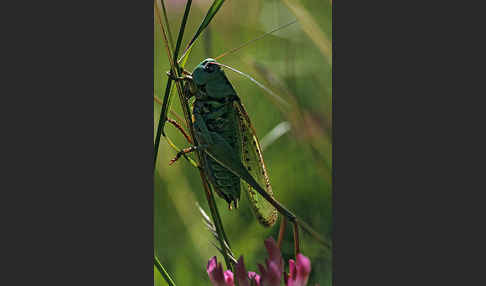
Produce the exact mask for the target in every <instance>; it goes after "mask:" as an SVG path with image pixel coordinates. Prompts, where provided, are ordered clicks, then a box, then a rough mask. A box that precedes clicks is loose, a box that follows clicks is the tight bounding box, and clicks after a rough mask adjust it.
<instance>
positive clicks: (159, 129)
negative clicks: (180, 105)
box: [154, 0, 192, 170]
mask: <svg viewBox="0 0 486 286" xmlns="http://www.w3.org/2000/svg"><path fill="white" fill-rule="evenodd" d="M191 3H192V0H188V1H187V4H186V9H185V11H184V16H183V18H182V23H181V28H180V30H179V35H178V36H177V43H176V48H175V51H174V56H173V57H172V56H171V49H170V44H169V40H168V39H167V35H166V32H165V29H164V25H163V24H162V20H161V19H160V12H159V7H158V5H157V4H156V2H154V6H155V13H156V17H157V19H158V20H159V24H160V27H161V29H162V34H163V36H164V42H165V45H166V49H167V56H168V57H169V62H170V65H171V71H172V74H175V75H177V76H180V70H179V67H178V65H177V55H178V53H179V49H180V47H181V42H182V38H183V36H184V30H185V27H186V23H187V18H188V15H189V10H190V9H191ZM171 86H172V80H171V79H170V78H169V79H168V80H167V86H166V88H165V95H164V101H163V105H162V111H161V113H160V117H159V124H158V126H157V135H156V137H155V144H154V166H155V162H156V161H157V155H158V151H159V145H160V137H161V135H162V134H163V133H164V132H163V131H164V126H165V122H166V121H167V112H168V110H169V107H170V101H171V94H172V93H171V90H172V88H171ZM176 86H177V89H178V91H179V93H180V94H182V87H181V86H180V83H176ZM154 170H155V167H154Z"/></svg>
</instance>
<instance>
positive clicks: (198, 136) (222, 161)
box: [168, 21, 330, 249]
mask: <svg viewBox="0 0 486 286" xmlns="http://www.w3.org/2000/svg"><path fill="white" fill-rule="evenodd" d="M292 23H295V21H294V22H292ZM292 23H289V24H287V25H285V26H288V25H290V24H292ZM285 26H282V27H280V28H278V29H275V30H273V31H271V32H269V33H266V34H264V35H263V36H261V37H259V38H258V39H261V38H262V37H264V36H266V35H268V34H270V33H273V32H275V31H277V30H280V29H281V28H283V27H285ZM253 41H254V40H252V41H249V42H247V43H245V44H244V45H242V46H241V47H243V46H245V45H247V44H248V43H250V42H253ZM241 47H239V48H241ZM239 48H238V49H239ZM234 51H235V50H234V49H233V50H231V51H230V52H227V53H225V54H223V55H221V56H218V57H216V59H219V58H221V57H222V56H224V55H226V54H228V53H231V52H234ZM221 66H223V67H227V66H225V65H222V64H220V63H218V62H216V60H214V59H211V58H208V59H206V60H204V61H202V62H201V63H200V64H199V65H198V66H197V67H196V68H195V69H194V71H193V72H192V73H189V72H187V71H185V70H183V72H182V74H183V76H182V77H175V76H174V75H172V74H171V73H168V75H169V77H171V78H172V79H174V80H183V82H184V85H183V93H184V95H185V99H186V100H189V99H190V98H192V97H195V101H194V103H193V109H192V121H193V130H194V134H193V137H194V141H195V142H193V144H194V145H193V146H191V147H190V148H186V149H184V150H182V151H180V152H178V153H177V156H176V157H175V158H174V159H173V160H171V163H173V162H175V161H176V160H177V159H178V158H179V157H180V156H182V155H184V154H185V153H189V152H192V151H195V150H199V151H201V152H200V154H201V162H200V168H201V169H202V170H203V171H204V172H205V173H206V174H207V177H208V179H209V181H210V183H211V185H212V186H213V187H214V189H215V190H216V193H217V194H218V195H219V196H220V197H222V198H223V199H224V200H226V202H227V203H228V205H229V207H230V209H231V208H232V206H231V205H232V204H233V205H234V207H235V208H236V207H238V201H239V199H240V191H241V184H243V187H244V189H245V190H246V192H245V193H246V194H247V197H248V199H249V201H250V205H251V208H252V210H253V212H254V214H255V216H256V217H257V219H258V221H259V222H260V223H261V224H262V225H264V226H272V225H274V224H275V222H276V220H277V217H278V214H277V210H278V212H280V213H281V214H282V215H283V216H284V217H286V218H287V219H288V220H289V221H290V222H291V223H293V224H294V232H297V225H300V226H301V227H302V228H303V229H304V230H305V231H307V232H308V233H309V234H311V235H312V236H313V237H314V238H315V239H317V240H318V241H319V242H320V243H321V244H322V245H324V246H325V247H326V248H327V249H329V247H330V245H329V243H328V242H327V241H325V240H324V239H323V238H322V237H321V236H320V235H319V234H318V233H317V232H316V231H315V230H314V229H312V228H311V227H310V226H309V225H308V224H307V223H305V222H304V221H302V220H300V219H299V218H298V217H297V216H295V215H294V214H293V213H292V212H291V211H289V210H288V209H287V208H286V207H284V206H283V205H282V204H281V203H279V202H278V201H277V200H275V199H274V198H273V191H272V187H271V185H270V182H269V178H268V174H267V171H266V167H265V164H264V161H263V156H262V152H261V147H260V144H259V142H258V139H257V136H256V133H255V130H254V128H253V126H252V124H251V121H250V118H249V116H248V113H247V112H246V110H245V108H244V107H243V104H242V103H241V100H240V98H239V97H238V95H237V93H236V91H235V90H234V88H233V86H232V85H231V83H230V82H229V80H228V79H227V77H226V75H225V74H224V72H223V70H222V69H221ZM227 68H230V67H227ZM230 69H231V70H233V71H236V72H238V71H237V70H234V69H232V68H230ZM238 73H240V72H238ZM245 76H247V75H245ZM247 77H249V76H247ZM249 78H250V79H251V80H252V81H254V82H255V83H257V84H258V85H259V86H261V87H263V86H262V85H261V84H259V83H258V82H256V81H255V80H254V79H252V78H251V77H249ZM263 88H264V89H265V90H266V91H267V92H270V93H272V92H271V91H270V90H268V89H267V88H265V87H263ZM272 94H273V93H272ZM273 95H274V94H273ZM280 100H281V99H280ZM240 179H241V180H240Z"/></svg>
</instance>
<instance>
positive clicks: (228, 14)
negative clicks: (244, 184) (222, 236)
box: [154, 0, 332, 286]
mask: <svg viewBox="0 0 486 286" xmlns="http://www.w3.org/2000/svg"><path fill="white" fill-rule="evenodd" d="M164 3H165V6H166V9H167V20H168V22H169V25H170V31H171V35H170V36H169V37H168V38H172V39H170V41H171V45H172V46H171V48H172V49H174V47H175V46H176V41H177V33H178V32H179V30H180V26H181V21H182V18H183V14H184V9H185V4H186V1H176V0H172V1H167V0H166V1H165V2H164ZM159 4H160V2H159ZM211 4H212V1H204V0H194V1H192V6H191V9H190V12H189V14H188V18H187V24H186V27H185V33H184V37H183V38H182V41H181V49H180V52H179V57H180V56H182V55H183V52H184V49H185V48H186V46H187V45H188V43H189V41H190V40H191V38H192V37H193V36H194V35H195V33H196V31H197V30H198V28H199V26H200V24H201V22H202V21H203V19H204V18H205V16H206V13H207V11H208V9H209V7H210V6H211ZM159 7H161V6H160V5H159ZM159 12H160V14H159V15H160V19H162V21H163V20H164V16H163V13H162V10H159ZM331 17H332V7H331V3H329V2H327V1H317V0H313V1H293V0H273V1H269V0H266V1H263V0H250V1H225V2H224V3H223V5H222V6H221V8H220V9H219V10H218V11H217V13H216V15H215V16H214V18H213V19H212V20H211V22H210V24H209V26H208V27H207V28H206V29H205V30H204V31H203V32H202V33H201V35H200V36H199V38H198V39H197V40H196V41H195V43H194V46H193V48H192V49H191V50H190V54H189V56H188V58H187V63H186V64H185V68H186V69H187V70H191V71H192V69H193V68H194V67H195V66H196V65H197V64H199V63H200V62H201V61H202V60H203V59H205V58H208V57H212V58H215V57H217V56H218V55H221V54H223V53H224V52H226V51H228V50H230V49H233V48H235V47H238V46H241V45H242V44H243V43H244V42H246V41H249V40H252V39H254V38H257V37H259V36H261V35H262V34H263V33H265V32H268V31H271V30H273V29H274V28H276V27H279V26H282V25H285V24H286V23H289V22H291V21H293V20H295V19H297V20H298V21H297V23H295V24H293V25H290V26H288V27H286V28H285V29H282V30H280V31H278V32H275V33H274V34H271V35H268V36H266V37H264V38H263V39H260V40H258V41H255V42H253V43H251V44H249V45H248V46H246V47H244V48H242V49H241V50H238V51H237V52H235V53H232V54H228V55H226V56H225V57H223V58H221V59H219V60H218V61H219V62H221V63H223V64H225V65H228V66H231V67H233V68H236V69H238V70H240V71H242V72H244V73H246V74H248V75H250V76H251V77H253V78H255V79H256V80H257V81H259V82H261V83H263V84H264V85H265V86H266V87H268V88H270V89H271V90H272V91H273V92H275V93H276V94H278V95H279V96H281V97H282V98H284V99H285V100H286V101H287V102H289V103H290V108H289V107H286V106H284V105H282V104H279V102H278V101H275V99H274V98H273V97H272V96H271V95H269V94H268V93H267V92H265V91H264V90H263V89H262V88H260V87H258V86H257V85H255V83H253V82H252V81H250V80H249V79H247V78H245V77H242V76H241V75H239V74H237V73H234V72H232V71H230V70H225V73H226V75H227V77H228V78H229V80H230V81H231V83H232V85H233V86H234V88H235V89H236V91H237V92H238V95H239V96H240V98H241V99H242V102H243V104H244V105H245V108H246V110H247V111H248V113H249V116H250V118H251V121H252V123H253V124H254V127H255V129H256V133H257V135H258V136H259V138H260V142H261V143H262V145H265V146H266V148H265V150H264V153H263V156H264V159H265V165H266V167H267V171H268V174H269V177H270V181H271V183H272V188H273V191H274V194H275V198H276V199H277V200H278V201H280V202H281V203H282V204H284V205H285V206H286V207H288V208H289V209H290V210H292V211H293V212H295V213H296V214H297V215H298V216H299V217H301V218H302V219H303V220H305V221H306V222H307V223H308V224H310V225H311V226H312V227H313V228H314V229H316V230H317V231H318V232H319V233H320V234H321V235H322V236H323V237H325V238H326V239H327V240H330V239H331V237H332V233H331V229H332V193H331V190H332V187H331V177H332V176H331V174H332V164H331V162H332V158H331V153H332V150H331V142H332V134H331V133H332V132H331V125H332V123H331V117H332V115H331V114H332V113H331V112H332V110H331V105H332V99H331V90H332V86H331V83H332V81H331V53H330V51H331V48H330V39H331V38H332V34H331V30H332V25H331V23H332V18H331ZM168 70H170V64H169V61H168V57H167V50H166V47H165V43H164V37H163V36H162V32H161V27H160V23H159V22H158V20H157V17H154V95H155V96H156V97H157V99H158V100H157V102H156V101H154V134H156V132H157V129H158V123H159V117H160V113H161V109H162V105H161V104H160V103H159V102H161V101H162V100H163V98H164V95H165V91H166V84H167V80H168V77H167V75H166V71H168ZM173 85H174V84H173ZM171 108H172V110H173V111H174V112H175V113H176V114H178V115H179V116H180V117H181V118H180V119H179V118H178V115H175V114H173V113H169V114H168V117H170V118H173V119H175V120H177V121H178V122H179V123H180V124H181V125H182V126H184V120H183V117H184V116H183V114H184V112H183V111H182V109H181V105H180V102H179V100H178V98H177V90H176V89H175V88H174V90H173V98H172V102H171ZM282 122H288V124H285V123H284V124H282ZM276 126H280V127H282V126H290V130H289V131H288V132H285V130H286V128H280V129H279V130H283V132H284V133H283V135H282V136H280V137H278V138H276V140H274V141H271V140H268V138H270V137H266V135H268V134H269V133H271V134H275V132H272V130H274V128H275V127H276ZM184 127H185V126H184ZM165 131H166V134H167V136H168V137H169V138H170V139H171V140H172V141H173V143H174V144H175V145H176V146H178V147H180V148H185V147H188V146H189V143H187V141H186V139H185V138H184V137H183V136H182V135H181V133H180V132H179V131H178V130H177V129H176V128H174V126H172V125H171V124H166V126H165ZM264 138H266V139H264ZM268 143H269V144H268ZM175 154H176V151H174V149H172V148H171V147H170V146H169V144H167V141H166V140H164V139H163V138H162V139H161V140H160V146H159V148H158V155H157V160H156V165H155V172H154V251H155V254H156V256H157V258H158V259H159V260H160V263H161V265H163V266H164V267H165V269H166V270H167V272H168V273H169V274H170V276H171V277H172V278H173V280H174V282H175V284H176V285H211V284H210V282H209V279H208V276H207V274H206V264H207V262H208V260H209V258H210V257H212V256H214V255H217V256H218V260H219V261H224V259H223V257H222V255H221V254H220V252H219V251H218V250H217V249H216V248H215V247H214V246H213V244H214V245H216V246H219V242H218V241H217V240H216V239H215V238H214V237H213V235H212V234H211V232H210V231H208V230H207V229H206V226H205V224H204V222H203V218H202V216H201V214H200V212H199V210H198V207H197V205H196V203H199V205H200V206H201V207H202V208H203V209H204V211H205V212H206V213H207V214H210V213H211V212H210V209H209V206H208V203H207V199H206V195H205V190H204V188H203V186H202V184H201V177H200V175H199V172H198V170H197V169H196V168H194V166H193V165H191V164H190V163H189V162H188V161H187V160H185V159H183V158H181V159H180V160H179V161H178V162H176V163H175V164H174V165H172V166H169V161H170V160H171V159H172V158H173V157H174V156H175ZM189 156H190V157H191V158H193V159H194V161H196V162H197V159H196V156H194V155H193V154H192V155H189ZM215 201H216V204H217V206H218V209H219V214H220V216H221V220H222V224H223V226H224V230H225V232H226V234H227V236H228V240H229V241H230V242H231V249H232V251H233V253H234V255H235V257H236V258H238V257H239V256H240V255H244V257H245V264H246V266H247V269H248V270H251V271H257V267H256V265H257V263H263V262H264V258H265V257H266V251H265V249H264V247H263V241H264V239H265V238H267V237H269V236H273V237H274V238H275V239H276V238H277V236H278V230H279V228H278V222H277V225H275V226H273V227H272V228H264V227H262V226H261V225H260V224H259V223H258V222H257V220H256V219H255V218H254V216H253V214H252V212H251V210H250V206H249V204H248V202H247V201H246V199H245V198H244V196H242V200H241V204H240V207H239V208H238V209H236V210H235V209H233V210H231V211H229V210H228V207H227V203H226V202H225V201H224V200H222V199H220V198H219V197H216V198H215ZM280 217H281V216H280ZM300 238H301V241H300V250H301V252H302V253H303V254H305V255H306V256H307V257H309V258H310V259H311V261H312V273H311V277H310V283H309V285H314V284H315V283H319V285H321V286H324V285H331V279H332V276H331V273H332V268H331V265H332V263H331V259H329V257H328V253H327V252H326V251H325V250H324V249H323V248H322V247H321V246H320V245H319V244H318V243H317V242H316V241H315V240H314V239H313V238H312V237H310V236H309V235H308V234H306V233H304V232H302V231H301V232H300ZM282 255H283V257H284V261H288V259H289V258H293V257H294V248H293V238H292V232H291V227H290V226H287V231H286V232H285V237H284V240H283V243H282ZM286 267H287V266H286ZM154 272H155V281H156V283H155V284H156V285H166V282H164V280H163V279H162V278H161V275H160V273H159V272H158V271H157V268H154Z"/></svg>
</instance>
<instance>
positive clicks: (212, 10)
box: [182, 0, 225, 57]
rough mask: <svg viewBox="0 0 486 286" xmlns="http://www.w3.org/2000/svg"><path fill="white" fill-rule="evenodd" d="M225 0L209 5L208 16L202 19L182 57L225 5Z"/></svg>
mask: <svg viewBox="0 0 486 286" xmlns="http://www.w3.org/2000/svg"><path fill="white" fill-rule="evenodd" d="M224 1H225V0H214V1H213V4H212V5H211V7H209V10H208V12H207V13H206V17H204V20H203V21H202V23H201V25H199V28H198V29H197V31H196V33H194V36H192V39H191V41H189V44H187V47H186V49H185V50H184V53H183V54H182V57H184V56H185V55H186V53H187V51H188V50H189V49H190V48H191V47H192V45H193V44H194V42H195V41H196V40H197V38H198V37H199V35H200V34H201V32H202V31H204V29H205V28H206V27H207V26H208V25H209V23H210V22H211V20H212V19H213V17H214V15H216V13H217V12H218V10H219V8H221V6H222V5H223V3H224Z"/></svg>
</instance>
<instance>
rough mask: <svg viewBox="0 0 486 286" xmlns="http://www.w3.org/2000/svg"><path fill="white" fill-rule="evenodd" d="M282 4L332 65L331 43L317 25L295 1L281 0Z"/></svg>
mask: <svg viewBox="0 0 486 286" xmlns="http://www.w3.org/2000/svg"><path fill="white" fill-rule="evenodd" d="M282 2H283V3H284V4H285V5H286V6H287V7H288V8H289V9H290V11H292V13H294V15H295V17H296V18H297V19H298V20H299V22H300V24H301V27H302V30H304V32H305V33H306V34H307V36H309V38H310V39H311V40H312V41H313V42H314V44H316V46H317V47H318V48H319V50H320V51H321V53H322V54H323V55H324V56H325V57H326V59H327V61H328V63H329V64H331V63H332V52H331V41H329V39H328V38H327V37H326V35H325V34H324V33H323V32H322V30H321V29H320V28H319V25H317V23H316V21H315V20H314V18H313V17H312V15H311V14H310V13H309V12H308V11H307V10H306V9H305V8H304V6H302V4H300V3H298V1H296V0H282Z"/></svg>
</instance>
